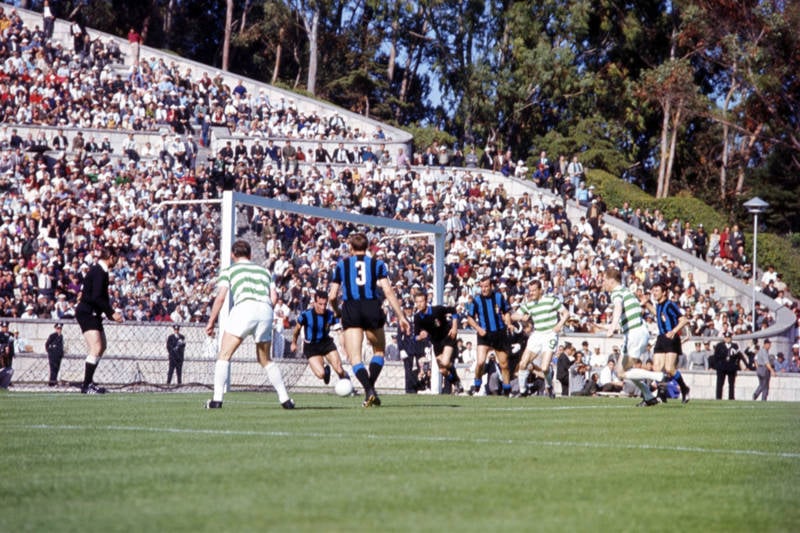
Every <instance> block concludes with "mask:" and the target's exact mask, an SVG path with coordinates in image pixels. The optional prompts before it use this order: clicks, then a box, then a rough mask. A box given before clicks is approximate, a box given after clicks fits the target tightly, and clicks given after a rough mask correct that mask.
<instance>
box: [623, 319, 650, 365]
mask: <svg viewBox="0 0 800 533" xmlns="http://www.w3.org/2000/svg"><path fill="white" fill-rule="evenodd" d="M648 342H650V332H649V331H647V328H646V327H643V326H642V327H638V328H634V329H632V330H630V331H629V332H628V333H627V334H626V335H625V345H624V346H623V349H622V353H623V355H627V356H628V357H631V358H633V359H641V358H642V356H643V355H644V354H646V353H647V343H648Z"/></svg>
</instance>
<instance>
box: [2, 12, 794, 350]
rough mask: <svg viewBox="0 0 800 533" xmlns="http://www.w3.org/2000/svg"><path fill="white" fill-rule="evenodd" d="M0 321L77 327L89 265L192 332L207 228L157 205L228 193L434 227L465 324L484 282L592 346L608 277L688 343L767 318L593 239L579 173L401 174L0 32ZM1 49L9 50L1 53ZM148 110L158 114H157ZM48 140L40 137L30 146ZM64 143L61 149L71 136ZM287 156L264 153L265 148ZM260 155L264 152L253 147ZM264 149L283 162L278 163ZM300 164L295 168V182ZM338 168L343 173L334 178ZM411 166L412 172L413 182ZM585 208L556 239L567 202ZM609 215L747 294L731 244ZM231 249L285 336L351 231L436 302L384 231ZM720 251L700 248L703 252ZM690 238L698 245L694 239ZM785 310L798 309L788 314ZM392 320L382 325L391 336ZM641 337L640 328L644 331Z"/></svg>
mask: <svg viewBox="0 0 800 533" xmlns="http://www.w3.org/2000/svg"><path fill="white" fill-rule="evenodd" d="M0 36H2V39H0V60H2V61H3V62H4V66H5V68H4V69H3V73H2V75H1V76H2V77H0V106H2V107H0V116H2V122H3V123H4V124H5V127H4V129H3V131H2V134H1V135H0V190H2V201H1V202H0V216H1V217H2V220H1V221H0V315H2V316H4V317H18V318H52V319H58V320H61V319H68V318H70V317H72V316H73V314H74V306H75V304H76V299H77V295H78V293H79V291H80V286H81V279H82V275H83V273H84V272H85V271H86V270H87V269H88V267H89V265H90V264H91V263H92V262H93V261H94V260H95V254H96V251H97V250H98V249H99V247H102V246H109V245H113V246H116V247H117V248H119V249H120V250H121V252H122V256H121V258H120V261H119V262H118V264H117V265H116V267H115V268H114V271H113V277H114V285H113V290H112V298H113V300H114V302H115V303H116V305H117V306H118V308H119V309H120V310H121V311H122V312H123V315H124V316H125V318H126V320H129V321H173V322H189V321H198V322H199V321H205V320H206V318H207V313H208V308H209V303H210V301H211V300H212V297H213V296H212V295H213V291H214V284H215V278H216V274H217V271H218V268H219V255H220V253H219V249H218V248H217V246H218V242H219V228H220V215H219V210H218V208H217V207H215V206H213V205H209V204H199V203H198V204H192V205H183V206H180V207H178V206H176V205H167V206H164V207H159V205H160V204H161V202H164V201H169V200H214V199H218V198H219V197H220V195H221V192H222V190H224V189H235V190H237V191H241V192H245V193H249V194H255V195H260V196H264V197H269V198H275V199H279V200H283V201H289V202H295V203H299V204H304V205H313V206H319V207H326V208H331V209H337V210H346V211H349V212H359V213H363V214H369V215H377V216H382V217H388V218H393V219H396V220H403V221H410V222H422V223H429V224H439V225H442V226H443V227H445V228H446V230H447V255H446V259H445V287H444V303H445V304H447V305H453V306H455V307H457V308H459V309H460V310H463V309H464V308H465V307H466V306H467V305H468V304H469V302H470V301H471V298H472V296H473V294H475V293H476V291H477V282H478V280H480V279H481V278H482V277H484V276H490V277H491V278H492V279H493V280H495V283H496V286H497V288H498V289H499V290H500V291H501V292H502V293H503V294H504V295H505V296H506V298H507V299H508V300H509V301H510V302H511V303H512V305H519V303H520V302H521V301H522V299H523V296H524V294H523V292H524V287H525V284H526V282H527V280H529V279H531V278H538V279H540V280H542V281H543V282H545V285H546V288H547V291H548V292H549V293H551V294H553V295H555V296H557V297H558V298H560V299H561V300H562V301H563V303H564V304H565V306H566V307H567V308H568V310H569V311H570V314H571V318H570V320H569V322H568V323H567V326H566V328H567V331H573V332H590V331H593V330H594V325H595V324H597V323H604V322H607V321H608V320H610V316H609V314H610V313H609V312H608V311H609V307H608V306H609V295H608V294H607V293H606V292H604V291H603V290H602V283H601V279H602V275H603V272H604V270H605V269H606V268H609V267H612V266H613V267H616V268H619V269H620V271H621V272H622V276H623V280H622V281H623V284H625V285H627V286H629V287H631V288H632V289H634V291H635V292H636V293H638V294H639V295H641V294H642V293H643V292H645V291H647V290H648V289H649V288H650V286H652V285H653V284H655V283H658V282H665V283H667V284H668V286H669V287H670V290H671V297H672V298H673V299H675V300H676V301H677V302H678V303H679V305H680V306H681V308H682V309H684V311H685V312H686V313H687V314H688V315H689V316H690V317H691V318H692V321H691V324H690V327H691V329H692V334H693V335H696V336H700V337H704V336H706V337H714V336H721V335H723V334H724V333H725V332H728V331H731V332H733V333H734V334H739V333H745V332H748V331H752V330H753V329H762V328H766V327H769V325H771V324H772V323H773V322H774V316H773V315H772V313H770V312H769V311H768V310H767V309H766V308H758V309H757V310H756V321H755V323H753V322H752V320H751V319H750V317H751V310H748V309H745V308H743V306H742V305H741V304H740V303H734V302H733V301H732V300H724V299H720V298H719V297H718V296H717V295H716V294H715V288H714V286H713V285H709V286H706V287H703V286H699V284H697V283H696V282H695V281H694V279H693V276H692V273H691V272H688V273H684V272H681V270H680V268H679V267H678V266H677V265H676V262H675V261H674V260H672V259H671V258H670V257H668V256H667V255H658V254H655V253H653V252H652V251H649V250H648V249H647V247H646V246H645V245H644V243H643V242H641V241H639V240H637V239H634V238H632V237H624V236H622V235H619V234H617V233H616V232H614V231H612V230H611V229H610V228H609V227H608V226H607V225H605V224H604V223H603V217H604V216H608V213H607V206H606V205H605V203H604V201H603V199H602V197H601V196H599V195H597V194H595V193H594V190H593V189H592V187H588V188H587V187H586V186H585V182H584V179H583V167H582V165H581V164H580V162H579V160H578V157H577V156H575V157H573V158H572V159H571V161H568V160H567V158H566V157H564V156H562V157H560V158H559V161H558V162H557V163H555V164H552V165H551V164H550V162H549V161H548V160H547V154H545V153H542V154H541V155H540V158H539V160H538V162H537V164H536V165H535V166H534V169H533V172H532V173H531V171H530V170H529V169H528V168H527V167H526V166H525V165H524V163H523V162H521V161H518V162H516V163H514V162H513V161H512V160H511V157H510V153H507V152H505V153H504V152H502V151H499V150H494V149H489V150H485V151H484V153H483V154H482V156H481V158H478V156H477V155H476V153H475V151H474V150H470V151H468V153H467V154H462V153H461V152H460V151H458V150H451V149H448V148H446V147H442V146H439V145H438V144H435V143H434V144H433V145H432V146H430V147H428V148H427V149H426V150H425V151H424V152H423V153H418V154H413V155H412V156H410V157H408V156H407V155H406V154H405V152H403V151H402V150H401V151H400V152H399V153H398V154H396V155H394V156H393V155H391V154H389V153H388V150H386V149H385V147H383V146H382V145H380V141H381V140H382V139H383V133H382V132H381V130H380V128H378V129H377V130H376V132H374V133H372V134H371V135H369V136H367V135H366V133H365V132H360V131H358V128H357V127H351V126H348V125H347V124H346V123H345V121H344V120H343V118H342V117H341V116H340V115H338V114H334V115H332V116H331V117H329V118H328V119H323V118H321V117H319V116H315V115H303V114H301V113H299V112H298V111H297V110H296V108H295V107H294V103H293V102H291V101H289V102H270V101H269V99H267V98H266V95H264V94H263V93H259V94H249V93H248V91H247V90H246V89H245V88H244V85H243V84H242V83H239V84H237V85H236V86H235V87H233V88H232V89H229V88H228V87H227V86H225V84H224V83H222V80H221V78H210V77H208V76H207V75H203V76H202V77H201V78H200V80H199V81H191V80H192V76H191V73H190V72H189V71H184V72H183V73H181V72H180V71H179V68H178V66H177V64H175V63H172V64H170V65H166V64H165V63H164V62H163V61H162V60H152V61H147V60H141V61H140V62H139V66H138V68H132V69H129V70H128V71H127V73H126V74H125V75H122V74H120V73H115V67H114V64H115V62H116V61H118V58H119V50H117V49H115V47H114V46H113V45H112V43H106V44H105V45H104V44H103V43H102V42H99V41H91V40H90V39H88V38H87V39H84V41H83V45H82V46H81V48H80V50H78V49H77V48H76V49H75V50H76V52H78V53H75V54H73V53H72V51H68V50H65V49H64V47H62V46H61V45H60V44H59V43H53V42H51V40H49V39H48V38H47V36H46V34H45V33H44V32H43V31H42V30H40V29H39V28H38V27H37V28H34V29H33V30H30V29H28V28H26V27H24V26H23V25H22V24H21V21H20V20H19V19H18V18H15V17H14V15H13V13H12V14H11V15H7V14H2V15H0ZM14 43H17V44H16V45H15V44H14ZM161 109H163V111H160V110H161ZM14 124H41V125H51V126H61V129H56V130H55V132H54V133H53V134H52V136H51V137H50V138H48V137H47V134H45V133H41V134H40V135H39V136H38V137H32V136H29V138H27V139H23V138H22V137H21V136H20V135H18V134H17V133H16V131H15V129H14ZM210 125H222V126H227V127H228V128H229V130H230V131H231V132H232V133H243V134H246V135H248V136H251V137H256V140H255V141H254V142H253V143H252V144H251V145H250V146H249V147H244V143H243V142H237V143H236V145H235V146H234V142H226V143H225V145H224V146H222V147H221V148H220V149H219V150H218V151H217V153H216V154H214V157H213V159H212V160H210V161H202V160H198V159H197V157H196V155H197V145H196V144H195V139H197V140H198V141H199V143H200V144H203V143H205V142H206V141H207V137H206V136H207V127H209V126H210ZM75 128H113V129H121V130H124V131H128V132H129V133H130V136H129V140H130V143H128V144H126V145H124V146H123V147H122V149H115V147H113V146H111V145H110V144H105V142H106V141H105V140H100V141H98V140H95V139H94V138H92V137H90V138H88V139H84V138H83V132H81V131H80V129H78V130H77V131H76V129H75ZM163 129H166V130H169V134H164V135H163V136H162V141H161V143H160V144H158V146H155V147H152V146H148V145H145V146H139V145H138V144H137V142H136V139H135V132H137V131H146V130H163ZM43 131H44V130H43ZM67 134H69V135H70V137H67ZM274 136H278V137H282V138H284V140H283V141H281V142H279V143H276V142H275V141H274V140H273V139H271V137H274ZM258 137H262V138H263V144H262V143H261V140H259V139H258ZM295 137H297V138H314V139H321V140H323V139H324V140H330V139H359V140H360V139H363V140H365V141H369V143H374V144H375V145H376V146H377V148H376V149H373V148H372V147H371V146H369V145H365V146H363V147H362V148H361V149H360V150H359V151H358V152H356V153H354V152H350V151H349V149H348V148H346V147H345V146H344V144H343V143H340V144H339V146H338V147H337V148H336V149H335V150H332V151H331V152H328V150H327V149H326V147H325V146H324V145H323V143H322V142H321V143H320V144H319V146H318V147H317V149H315V150H308V153H307V154H303V152H302V150H298V149H296V148H295V147H294V146H293V145H292V138H295ZM278 144H279V145H280V146H278ZM303 160H305V161H306V162H307V163H310V164H304V165H300V164H299V162H301V161H303ZM334 163H339V164H334ZM415 164H418V165H421V166H415ZM487 168H488V169H492V170H496V171H499V172H501V173H502V174H504V175H516V176H520V177H527V176H532V179H533V181H534V182H535V183H536V184H537V185H538V186H540V187H542V188H547V189H549V190H551V191H552V192H554V193H556V195H555V196H551V195H545V194H543V193H542V192H541V191H537V190H535V189H533V188H532V189H530V190H529V191H527V192H524V193H522V194H519V195H511V194H510V193H509V192H508V191H507V190H506V189H505V187H504V185H503V183H502V182H500V183H491V182H490V180H489V179H488V178H487V177H486V176H485V175H484V174H485V172H484V169H487ZM571 201H575V202H577V203H578V205H581V206H583V207H584V208H585V212H584V215H583V216H581V217H579V219H578V220H571V219H570V218H569V217H568V216H567V214H566V210H565V205H566V202H571ZM612 214H613V215H615V216H620V217H622V218H623V219H625V220H626V221H628V222H629V223H631V224H633V225H634V226H637V227H640V228H642V229H645V230H646V231H648V232H650V233H652V234H653V235H656V236H660V237H661V238H662V239H664V240H669V241H670V242H672V243H673V244H675V245H677V246H679V247H682V248H684V249H687V250H688V249H689V248H687V247H688V246H689V241H691V246H692V248H691V250H692V251H693V252H694V253H697V254H698V255H699V256H701V257H704V258H705V257H707V258H708V259H709V260H711V261H714V262H715V264H718V265H719V266H720V268H722V269H723V270H726V269H727V270H726V271H730V272H731V273H733V274H734V275H737V274H738V275H740V276H746V275H748V274H747V263H748V262H747V261H745V258H744V255H743V254H744V252H743V249H744V248H743V237H742V236H741V232H740V231H739V230H738V228H736V227H733V228H730V229H727V228H726V229H724V230H723V231H722V232H717V231H716V230H715V231H714V232H712V234H711V235H709V236H707V237H702V236H703V234H704V229H703V228H702V227H699V228H697V230H696V231H695V230H692V229H691V228H690V227H689V226H687V225H683V226H682V225H681V224H680V223H679V222H678V221H672V222H670V223H667V222H666V221H665V220H664V219H663V216H662V215H661V214H660V213H658V212H654V213H652V214H651V213H649V212H647V211H644V212H642V211H641V210H637V209H631V208H630V207H629V206H627V205H626V206H623V207H622V208H621V209H614V210H613V211H612ZM238 221H239V226H240V227H239V231H240V232H243V233H247V234H248V235H249V238H250V239H251V240H252V241H253V242H258V243H260V244H261V245H260V246H259V247H258V248H259V250H258V251H259V256H260V257H261V258H262V260H263V261H265V262H266V264H267V266H268V267H269V268H270V269H271V271H272V272H273V273H274V276H275V279H276V281H277V284H278V287H279V292H280V302H279V304H278V305H277V306H276V316H278V317H280V319H281V320H282V321H283V325H284V326H288V325H290V324H291V323H292V321H293V320H294V319H295V317H296V316H297V314H298V313H299V312H301V311H302V310H303V309H305V308H306V307H307V306H308V304H309V302H310V299H311V297H312V295H313V294H314V292H315V291H316V290H318V289H323V290H324V289H326V288H327V283H328V279H329V275H330V272H331V268H332V267H333V265H334V264H335V261H336V260H337V259H338V258H339V257H340V256H342V255H343V254H346V253H347V249H346V245H345V242H346V237H347V235H348V234H349V233H350V232H352V231H354V230H356V229H366V231H367V234H368V236H369V238H370V241H371V245H370V249H371V252H372V253H373V254H374V255H376V256H378V257H381V258H382V259H383V260H384V261H385V262H386V263H387V266H388V267H389V270H390V273H391V277H392V280H394V283H395V289H396V291H397V293H398V294H399V295H400V296H401V297H402V298H403V299H404V300H406V301H410V300H411V299H412V298H413V295H414V294H415V293H417V292H418V291H423V290H424V291H430V290H431V289H432V283H433V271H432V268H433V264H434V261H433V249H432V244H431V242H430V241H429V240H428V239H427V238H425V237H405V236H402V235H399V234H397V233H393V232H391V231H384V230H382V229H380V228H356V227H354V226H353V225H351V224H345V223H341V222H336V221H333V220H324V219H311V218H305V217H300V216H297V215H293V214H290V213H278V212H272V211H267V210H257V209H253V208H249V207H248V208H242V209H240V211H239V213H238ZM715 235H716V236H715ZM703 239H705V240H703ZM764 276H765V277H764V278H762V282H763V283H764V289H763V290H764V291H765V292H766V291H776V292H775V298H776V299H779V301H781V300H780V298H784V296H783V295H782V294H781V291H785V290H786V287H785V284H783V282H782V281H781V279H780V276H779V275H778V274H777V273H775V272H774V269H772V268H770V269H768V271H767V272H765V274H764ZM785 303H786V305H787V306H794V308H795V310H796V306H795V305H794V304H793V303H792V302H791V300H789V299H788V298H786V299H785ZM390 319H393V317H390ZM648 323H649V324H650V327H651V328H654V327H655V325H654V322H653V317H648Z"/></svg>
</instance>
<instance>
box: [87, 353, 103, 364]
mask: <svg viewBox="0 0 800 533" xmlns="http://www.w3.org/2000/svg"><path fill="white" fill-rule="evenodd" d="M99 360H100V358H99V357H97V356H95V355H87V356H86V362H87V363H89V364H90V365H96V364H97V362H98V361H99Z"/></svg>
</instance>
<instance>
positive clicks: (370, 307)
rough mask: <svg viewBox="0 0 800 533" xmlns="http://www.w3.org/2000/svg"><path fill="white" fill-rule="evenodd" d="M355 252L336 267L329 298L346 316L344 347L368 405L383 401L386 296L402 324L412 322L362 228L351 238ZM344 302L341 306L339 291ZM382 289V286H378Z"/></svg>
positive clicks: (406, 326) (405, 326) (402, 326)
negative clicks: (364, 351) (366, 350)
mask: <svg viewBox="0 0 800 533" xmlns="http://www.w3.org/2000/svg"><path fill="white" fill-rule="evenodd" d="M348 242H349V244H350V249H351V252H352V255H350V256H348V257H345V258H343V259H340V260H339V262H338V263H336V268H335V269H334V270H333V274H332V277H331V284H330V287H329V290H328V300H329V301H330V304H331V307H332V308H333V311H334V313H336V314H337V315H339V316H341V317H342V328H343V330H344V331H343V336H344V349H345V352H346V353H347V357H348V359H349V360H350V364H351V365H353V372H354V373H355V375H356V378H358V381H359V382H360V383H361V385H363V387H364V391H365V398H364V407H371V406H373V405H375V406H378V405H380V404H381V401H380V398H378V395H377V393H376V392H375V382H376V381H377V379H378V376H379V375H380V373H381V370H383V351H384V349H385V347H386V334H385V333H384V331H383V326H384V325H385V324H386V314H385V313H384V312H383V299H384V298H386V300H388V301H389V305H391V307H392V310H393V311H394V312H395V315H396V316H397V322H398V326H399V328H400V329H401V330H402V331H404V332H406V333H408V332H409V331H410V330H411V326H410V324H409V323H408V320H406V318H405V316H403V310H402V309H401V308H400V301H399V300H398V299H397V296H396V295H395V293H394V289H393V288H392V284H391V282H390V281H389V270H388V269H387V268H386V264H385V263H384V262H383V261H381V260H380V259H376V258H373V257H370V256H369V255H367V245H368V244H369V241H368V240H367V236H366V235H365V234H363V233H361V232H356V233H352V234H351V235H350V238H349V239H348ZM340 289H341V293H342V305H341V308H340V306H339V300H338V298H339V291H340ZM378 289H380V290H378ZM365 336H366V338H367V340H368V341H369V343H370V345H372V353H373V356H372V359H371V360H370V363H369V371H367V368H366V367H365V366H364V363H363V362H362V356H361V346H362V343H363V342H364V337H365Z"/></svg>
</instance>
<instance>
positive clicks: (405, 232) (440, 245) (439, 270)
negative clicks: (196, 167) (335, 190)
mask: <svg viewBox="0 0 800 533" xmlns="http://www.w3.org/2000/svg"><path fill="white" fill-rule="evenodd" d="M240 206H250V207H254V208H260V209H266V210H271V211H281V212H288V213H292V214H296V215H300V216H303V217H313V218H320V219H326V220H333V221H339V222H347V223H351V224H354V225H361V226H371V227H376V228H383V229H385V230H389V231H392V232H394V234H395V235H396V236H397V237H398V238H403V237H420V236H427V235H430V236H432V237H433V261H434V264H433V265H432V267H433V303H434V304H435V305H440V304H441V303H442V301H443V295H444V259H445V235H446V233H447V230H446V228H444V227H443V226H440V225H436V224H421V223H415V222H407V221H404V220H395V219H392V218H384V217H378V216H373V215H362V214H359V213H351V212H347V211H337V210H334V209H327V208H323V207H316V206H310V205H303V204H297V203H294V202H285V201H281V200H275V199H272V198H265V197H262V196H256V195H252V194H245V193H240V192H234V191H224V192H223V193H222V205H221V207H222V228H221V239H220V267H221V268H224V267H225V266H228V265H229V264H230V252H231V246H232V245H233V241H234V240H235V238H236V230H237V221H236V216H237V208H238V207H240ZM231 305H232V304H231V300H230V295H229V298H228V305H227V306H225V308H224V310H223V313H225V314H227V311H228V309H230V306H231ZM225 314H223V316H222V317H221V319H224V318H225ZM431 388H432V389H433V390H435V392H437V393H438V392H440V391H441V380H440V374H439V371H438V368H436V360H435V358H434V359H433V361H432V371H431Z"/></svg>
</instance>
